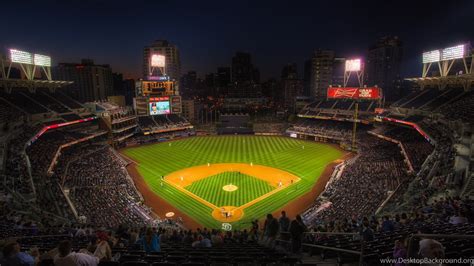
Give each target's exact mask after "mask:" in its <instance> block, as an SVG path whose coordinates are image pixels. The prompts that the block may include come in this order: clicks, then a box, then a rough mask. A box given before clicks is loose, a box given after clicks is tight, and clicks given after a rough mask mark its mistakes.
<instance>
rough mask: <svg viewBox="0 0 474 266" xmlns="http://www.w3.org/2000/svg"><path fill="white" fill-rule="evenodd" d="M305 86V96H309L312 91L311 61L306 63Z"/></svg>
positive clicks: (304, 70) (304, 71) (304, 72)
mask: <svg viewBox="0 0 474 266" xmlns="http://www.w3.org/2000/svg"><path fill="white" fill-rule="evenodd" d="M303 86H304V91H303V94H304V95H306V96H309V95H310V91H311V59H308V60H306V61H304V69H303Z"/></svg>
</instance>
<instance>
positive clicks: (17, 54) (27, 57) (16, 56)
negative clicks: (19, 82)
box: [10, 49, 34, 65]
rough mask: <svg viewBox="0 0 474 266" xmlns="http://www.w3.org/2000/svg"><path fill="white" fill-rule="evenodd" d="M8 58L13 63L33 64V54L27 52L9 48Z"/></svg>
mask: <svg viewBox="0 0 474 266" xmlns="http://www.w3.org/2000/svg"><path fill="white" fill-rule="evenodd" d="M10 59H11V60H12V62H13V63H20V64H28V65H33V64H34V63H33V55H32V54H31V53H28V52H24V51H19V50H16V49H10Z"/></svg>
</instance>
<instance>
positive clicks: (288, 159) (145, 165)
mask: <svg viewBox="0 0 474 266" xmlns="http://www.w3.org/2000/svg"><path fill="white" fill-rule="evenodd" d="M122 152H123V153H124V154H125V155H127V156H128V157H130V158H131V159H133V160H134V161H136V162H137V163H138V167H137V168H138V171H139V173H140V174H141V175H142V176H143V178H144V180H145V182H146V183H147V184H148V186H149V187H150V188H151V189H152V190H153V191H154V192H155V193H156V194H157V195H159V196H160V197H161V198H163V199H165V200H166V201H168V202H169V203H170V204H172V205H174V206H175V207H176V208H178V209H179V210H181V211H183V212H184V213H186V214H188V215H189V216H190V217H192V218H193V219H195V220H196V221H197V222H199V223H201V224H202V225H203V226H206V227H208V228H220V227H221V223H220V222H219V221H216V220H215V219H213V218H212V216H211V211H212V210H211V208H209V207H207V206H205V205H204V204H202V203H200V202H199V201H197V200H195V199H193V198H192V197H190V196H188V195H186V194H184V193H183V192H181V191H179V190H178V189H177V188H174V187H173V186H171V185H165V186H163V187H161V186H160V181H159V179H160V178H159V177H160V176H162V175H167V174H169V173H172V172H174V171H177V170H180V169H183V168H187V167H191V166H197V165H205V164H207V163H250V162H253V163H254V164H260V165H265V166H270V167H275V168H279V169H281V170H285V171H287V172H290V173H292V174H294V175H296V176H299V177H300V178H301V181H300V182H297V183H295V184H293V185H291V186H289V187H287V188H285V189H282V190H281V191H278V192H277V193H275V194H273V195H272V196H270V197H268V198H265V199H263V200H262V201H259V202H258V203H256V204H254V205H252V206H250V207H248V208H246V209H245V210H244V213H245V216H244V218H243V219H242V220H240V221H238V222H235V223H234V224H233V226H234V228H240V227H248V223H249V222H250V220H252V219H255V218H262V217H264V216H265V215H266V214H267V213H271V212H273V211H275V210H277V209H279V208H281V207H283V206H284V205H285V204H287V203H289V202H290V201H291V200H293V199H295V198H297V197H298V196H301V195H303V194H304V193H306V192H308V191H310V190H311V188H312V187H313V185H314V184H315V182H316V181H317V180H318V177H319V176H320V175H321V173H322V172H323V170H324V168H325V167H326V165H328V164H329V163H330V162H332V161H334V160H336V159H338V158H340V157H342V155H343V152H342V151H340V150H339V149H337V148H334V147H332V146H330V145H327V144H324V143H317V142H309V141H303V140H298V139H292V138H287V137H273V136H205V137H191V138H187V139H182V140H179V141H172V142H164V143H158V144H153V145H146V146H141V147H133V148H128V149H125V150H123V151H122ZM201 181H202V182H204V180H201ZM203 184H204V183H203ZM191 186H193V185H191ZM215 186H216V187H217V189H218V191H216V192H215V193H219V192H220V191H222V186H221V187H220V188H219V185H217V184H216V185H215ZM235 192H237V191H235ZM209 193H212V192H211V191H210V192H209Z"/></svg>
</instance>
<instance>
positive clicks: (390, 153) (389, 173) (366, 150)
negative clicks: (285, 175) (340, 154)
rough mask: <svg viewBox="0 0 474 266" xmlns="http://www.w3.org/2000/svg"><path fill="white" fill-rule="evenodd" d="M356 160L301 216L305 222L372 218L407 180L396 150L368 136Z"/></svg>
mask: <svg viewBox="0 0 474 266" xmlns="http://www.w3.org/2000/svg"><path fill="white" fill-rule="evenodd" d="M358 145H359V156H358V157H357V158H356V160H354V161H351V163H348V164H347V165H345V167H344V169H343V172H342V174H341V175H340V177H337V178H336V179H335V180H332V181H331V182H330V183H329V184H328V186H327V187H326V189H325V191H324V192H323V193H322V194H321V195H320V196H319V197H318V199H317V200H316V203H315V204H314V206H312V207H311V208H310V209H309V210H307V211H306V213H305V214H304V215H303V217H304V218H305V220H306V222H307V223H309V224H314V225H316V224H317V223H318V222H321V221H325V220H332V219H336V218H337V217H351V216H353V215H372V214H374V213H375V211H376V210H377V209H378V208H379V206H380V205H381V204H382V202H383V201H384V200H385V199H386V198H387V197H388V195H389V192H392V191H394V190H395V189H396V188H397V187H398V185H399V184H400V183H401V182H404V181H405V180H406V179H408V178H409V176H408V174H407V167H406V164H405V163H404V161H403V156H402V155H401V153H400V149H399V148H398V146H397V145H396V144H394V143H392V142H388V141H386V140H382V139H379V138H377V137H374V136H371V135H368V134H366V135H364V136H363V137H362V138H359V144H358Z"/></svg>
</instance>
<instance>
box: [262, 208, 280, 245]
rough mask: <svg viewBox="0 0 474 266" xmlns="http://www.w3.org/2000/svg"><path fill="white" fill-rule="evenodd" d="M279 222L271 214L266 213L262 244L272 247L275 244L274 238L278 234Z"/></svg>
mask: <svg viewBox="0 0 474 266" xmlns="http://www.w3.org/2000/svg"><path fill="white" fill-rule="evenodd" d="M279 227H280V226H279V224H278V221H277V219H275V218H274V217H273V215H271V214H267V219H266V220H265V225H264V227H263V231H264V234H263V236H264V238H263V244H264V245H265V246H267V247H271V248H272V247H273V246H274V245H275V239H276V236H277V234H278V229H279Z"/></svg>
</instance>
